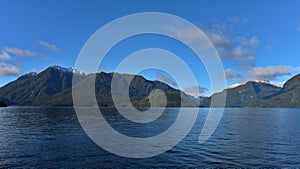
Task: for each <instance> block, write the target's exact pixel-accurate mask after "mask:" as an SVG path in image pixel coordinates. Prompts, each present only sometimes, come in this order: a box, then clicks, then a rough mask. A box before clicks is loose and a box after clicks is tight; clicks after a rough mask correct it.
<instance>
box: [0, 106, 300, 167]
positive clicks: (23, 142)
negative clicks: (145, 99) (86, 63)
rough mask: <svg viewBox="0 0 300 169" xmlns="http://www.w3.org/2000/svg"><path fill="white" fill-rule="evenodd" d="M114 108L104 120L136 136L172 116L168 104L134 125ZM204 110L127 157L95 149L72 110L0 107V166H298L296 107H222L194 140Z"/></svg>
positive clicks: (163, 124)
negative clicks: (162, 148)
mask: <svg viewBox="0 0 300 169" xmlns="http://www.w3.org/2000/svg"><path fill="white" fill-rule="evenodd" d="M114 111H115V110H114V109H105V110H104V114H105V118H106V119H107V120H108V121H109V122H110V123H112V125H113V126H114V127H115V128H116V129H117V130H118V131H120V132H123V133H124V134H128V135H132V136H136V137H149V136H152V135H154V134H155V133H160V132H163V131H164V130H165V129H167V128H168V127H169V126H170V125H171V124H172V123H173V122H174V119H176V117H177V109H174V108H173V109H171V108H170V109H167V110H166V112H165V113H163V116H161V117H160V118H159V119H158V121H157V122H153V123H152V124H150V125H149V126H147V125H142V126H140V127H138V126H136V124H133V123H129V122H126V120H124V119H122V118H120V117H119V116H118V115H117V114H116V113H115V112H114ZM207 112H208V110H207V109H200V112H199V115H198V119H197V121H196V123H195V125H194V127H193V128H192V130H191V131H190V133H189V134H188V135H187V137H186V138H185V139H184V140H183V141H181V142H180V143H179V144H178V145H177V146H175V147H174V148H173V149H171V150H169V151H167V152H166V153H163V154H161V155H159V156H156V157H151V158H145V159H132V158H124V157H120V156H117V155H114V154H111V153H109V152H106V151H105V150H103V149H102V148H100V147H98V146H97V145H96V144H95V143H94V142H93V141H92V140H90V139H89V137H88V136H87V135H86V134H85V132H84V131H83V129H82V128H81V126H80V124H79V122H78V120H77V117H76V114H75V112H74V110H73V109H72V108H30V107H27V108H18V107H10V108H0V168H2V167H39V168H45V167H46V168H49V167H60V168H61V167H64V168H66V167H68V168H69V167H77V168H82V167H92V168H100V167H105V168H112V167H113V168H116V167H128V168H141V167H148V168H149V167H164V168H165V167H197V168H200V167H247V168H249V167H251V168H252V167H260V168H261V167H280V168H282V167H291V168H295V167H298V168H299V167H300V109H226V110H225V112H224V114H223V118H222V120H221V122H220V124H219V126H218V128H217V129H216V131H215V133H214V134H213V135H212V136H211V137H210V138H209V140H207V141H206V142H205V143H203V144H199V143H198V138H199V134H200V131H201V128H202V126H203V123H204V120H205V118H206V115H207ZM120 124H122V125H121V126H122V127H119V128H118V126H120Z"/></svg>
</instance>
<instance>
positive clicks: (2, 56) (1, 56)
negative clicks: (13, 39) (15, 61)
mask: <svg viewBox="0 0 300 169" xmlns="http://www.w3.org/2000/svg"><path fill="white" fill-rule="evenodd" d="M0 60H12V57H11V56H10V55H9V54H8V53H7V52H2V53H1V54H0Z"/></svg>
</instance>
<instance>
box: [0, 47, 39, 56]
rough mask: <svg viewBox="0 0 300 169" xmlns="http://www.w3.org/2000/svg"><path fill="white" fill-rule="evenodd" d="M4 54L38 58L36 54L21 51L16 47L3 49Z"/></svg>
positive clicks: (26, 50)
mask: <svg viewBox="0 0 300 169" xmlns="http://www.w3.org/2000/svg"><path fill="white" fill-rule="evenodd" d="M2 52H3V53H5V52H6V53H9V54H13V55H16V56H19V57H33V56H37V53H36V52H33V51H30V50H28V49H20V48H16V47H7V46H6V47H3V48H2Z"/></svg>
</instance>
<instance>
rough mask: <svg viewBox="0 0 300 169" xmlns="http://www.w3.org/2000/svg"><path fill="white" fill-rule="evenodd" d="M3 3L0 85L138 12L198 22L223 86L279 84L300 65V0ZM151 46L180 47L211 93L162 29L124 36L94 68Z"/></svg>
mask: <svg viewBox="0 0 300 169" xmlns="http://www.w3.org/2000/svg"><path fill="white" fill-rule="evenodd" d="M0 4H1V7H2V8H1V10H0V23H1V25H0V49H1V51H0V86H3V85H4V84H6V83H8V82H10V81H12V80H14V79H16V78H17V77H18V76H20V75H22V74H24V73H26V72H31V71H38V72H39V71H42V70H43V69H45V68H47V67H48V66H51V65H54V64H58V65H61V66H63V67H72V66H74V64H75V62H76V58H77V56H78V55H79V52H80V50H81V48H82V47H83V45H84V44H85V42H86V41H87V40H88V38H89V37H90V36H91V35H92V34H93V33H94V32H95V31H97V30H98V29H99V28H101V27H102V26H104V25H105V24H107V23H109V22H110V21H113V20H115V19H117V18H119V17H122V16H125V15H129V14H133V13H138V12H164V13H169V14H173V15H177V16H179V17H182V18H184V19H186V20H188V21H190V22H191V23H193V24H195V25H196V26H197V27H199V28H200V29H201V30H203V31H204V32H205V33H206V35H207V36H208V37H209V39H210V40H211V41H212V42H213V44H214V45H215V47H216V49H217V51H218V52H219V55H220V57H221V59H222V63H223V65H224V68H225V74H226V75H227V84H228V86H230V85H232V84H236V83H244V82H245V81H247V80H263V79H265V80H270V81H271V82H272V83H274V84H277V85H280V84H282V83H283V82H284V81H286V80H287V79H288V78H290V77H291V76H293V75H295V74H298V73H299V72H300V69H299V63H300V57H299V56H300V50H299V44H300V13H299V6H300V2H299V1H296V0H294V1H292V0H291V1H283V0H282V1H280V0H279V1H276V2H275V1H258V0H257V1H255V0H254V1H253V0H251V1H234V0H231V1H221V0H219V1H188V2H186V1H158V0H157V1H149V2H145V1H137V0H136V1H121V0H120V1H83V0H82V1H80V0H77V1H71V0H65V1H58V0H57V1H56V0H51V1H50V0H45V1H38V0H36V1H35V0H28V1H22V0H3V1H1V2H0ZM182 33H183V35H184V33H186V34H189V33H192V32H182ZM149 47H157V48H163V49H166V50H170V51H172V52H174V53H175V54H178V55H180V57H182V58H183V59H185V60H186V62H187V63H188V65H189V66H190V67H191V69H192V71H193V72H194V73H195V74H196V77H197V80H198V82H199V84H200V89H201V90H202V93H201V95H209V94H210V93H211V91H210V90H209V89H210V83H209V79H208V76H207V73H206V71H205V69H204V67H203V65H201V63H195V62H194V61H193V59H189V58H190V57H187V56H189V55H193V53H192V52H190V51H189V50H188V48H186V47H185V46H184V45H182V44H180V43H179V42H176V41H175V40H172V39H170V38H166V37H162V36H156V35H142V36H137V37H132V38H130V39H127V40H124V41H122V43H120V44H118V45H116V46H115V47H114V48H113V49H114V50H112V51H111V52H110V53H109V54H108V55H107V59H105V60H104V62H103V63H102V64H101V66H102V67H100V68H99V70H105V71H113V70H114V68H115V67H116V66H117V64H118V63H119V62H120V61H121V60H122V59H123V58H124V57H126V56H127V55H129V54H131V53H132V52H134V51H136V50H140V49H143V48H149ZM142 74H143V75H144V76H146V77H147V78H149V79H159V80H162V81H165V82H169V83H172V81H169V80H170V77H169V76H168V75H166V74H165V73H159V72H157V71H152V70H149V71H145V72H142ZM185 87H186V88H189V87H191V86H188V84H187V85H186V86H185ZM206 89H208V90H206Z"/></svg>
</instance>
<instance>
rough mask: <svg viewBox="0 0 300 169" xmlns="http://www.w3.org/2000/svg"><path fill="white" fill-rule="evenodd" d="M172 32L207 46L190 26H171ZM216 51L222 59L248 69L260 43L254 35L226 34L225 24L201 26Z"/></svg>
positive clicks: (201, 45)
mask: <svg viewBox="0 0 300 169" xmlns="http://www.w3.org/2000/svg"><path fill="white" fill-rule="evenodd" d="M172 31H173V32H174V34H175V35H176V36H178V37H180V38H182V39H184V40H186V41H188V42H189V43H193V44H196V45H197V46H199V47H201V48H207V47H209V44H203V42H205V40H204V39H203V38H204V37H203V35H202V34H201V33H199V32H198V31H195V30H194V29H191V28H173V29H172ZM202 31H203V32H204V33H205V35H207V37H208V39H209V40H210V41H211V42H212V44H213V45H214V47H215V48H216V50H217V51H218V53H219V55H220V57H221V59H222V60H223V61H230V62H233V63H234V64H235V65H236V66H237V67H239V68H240V69H244V70H246V69H249V68H250V67H254V66H255V65H256V58H255V55H256V49H257V47H258V45H259V44H260V41H259V39H258V38H257V37H256V36H251V37H250V38H249V37H243V36H228V35H227V34H226V31H227V30H226V26H225V25H214V26H213V28H211V29H208V28H205V27H204V28H202Z"/></svg>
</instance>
